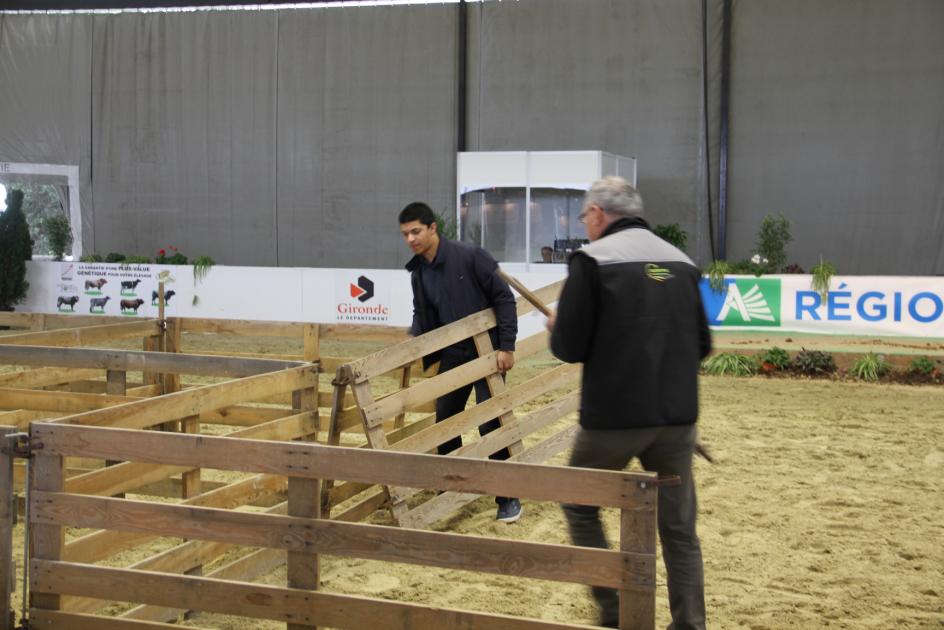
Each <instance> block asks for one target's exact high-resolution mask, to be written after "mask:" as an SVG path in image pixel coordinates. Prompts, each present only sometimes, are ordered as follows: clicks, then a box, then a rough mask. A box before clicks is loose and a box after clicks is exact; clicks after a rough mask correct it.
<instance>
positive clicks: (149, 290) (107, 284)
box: [31, 262, 179, 317]
mask: <svg viewBox="0 0 944 630" xmlns="http://www.w3.org/2000/svg"><path fill="white" fill-rule="evenodd" d="M47 265H50V266H52V267H53V269H54V270H55V271H56V272H57V276H56V277H55V282H54V289H55V290H53V291H48V290H46V291H42V298H41V299H43V300H44V301H45V300H48V301H49V307H48V308H47V309H43V310H44V312H53V313H67V314H68V313H78V314H82V315H111V316H126V317H153V316H155V315H157V312H158V287H159V283H160V282H161V281H162V280H163V281H165V293H164V301H165V313H166V314H168V315H175V314H176V305H175V299H174V298H175V295H176V291H175V290H174V288H173V283H174V274H173V273H172V272H171V271H170V270H169V269H168V268H167V266H166V265H150V264H143V265H124V264H109V263H83V262H61V263H47ZM44 266H45V265H44ZM45 271H46V272H47V273H43V274H39V275H40V278H41V280H40V282H39V284H40V285H46V286H48V284H47V283H46V282H43V280H45V279H46V278H47V277H48V275H49V274H48V272H49V271H50V270H49V269H45ZM34 275H36V274H33V273H31V277H32V276H34ZM177 301H179V300H177Z"/></svg>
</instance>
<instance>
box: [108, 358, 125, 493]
mask: <svg viewBox="0 0 944 630" xmlns="http://www.w3.org/2000/svg"><path fill="white" fill-rule="evenodd" d="M105 393H106V394H109V395H112V396H124V395H125V394H127V393H128V373H127V372H125V371H124V370H105ZM120 463H121V461H120V460H115V459H106V460H105V466H114V465H115V464H120ZM115 496H116V497H119V498H124V496H125V494H124V493H123V492H122V493H120V494H116V495H115Z"/></svg>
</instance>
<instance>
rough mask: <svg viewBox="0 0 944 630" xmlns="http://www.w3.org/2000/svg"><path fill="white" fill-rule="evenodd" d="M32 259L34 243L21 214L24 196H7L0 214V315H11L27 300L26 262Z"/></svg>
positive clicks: (17, 192)
mask: <svg viewBox="0 0 944 630" xmlns="http://www.w3.org/2000/svg"><path fill="white" fill-rule="evenodd" d="M32 258H33V239H31V238H30V232H29V225H28V224H27V223H26V215H25V214H23V192H22V191H20V190H10V192H8V193H7V209H6V212H2V213H0V311H12V310H13V306H14V305H15V304H17V303H18V302H21V301H22V300H23V298H25V297H26V291H27V290H28V289H29V283H28V282H27V281H26V261H27V260H31V259H32Z"/></svg>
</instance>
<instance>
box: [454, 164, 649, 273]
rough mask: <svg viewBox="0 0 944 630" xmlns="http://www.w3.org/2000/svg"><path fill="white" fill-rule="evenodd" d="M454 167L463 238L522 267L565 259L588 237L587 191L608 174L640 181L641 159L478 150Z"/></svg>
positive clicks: (507, 264) (459, 229) (506, 262)
mask: <svg viewBox="0 0 944 630" xmlns="http://www.w3.org/2000/svg"><path fill="white" fill-rule="evenodd" d="M456 172H457V180H458V181H457V187H456V190H457V200H456V202H457V203H456V208H457V215H456V226H457V238H458V239H459V240H462V241H467V242H471V243H476V244H478V245H481V246H482V247H483V248H485V249H486V250H488V251H489V252H490V253H491V254H492V255H493V256H494V257H495V258H496V260H498V261H499V262H501V263H503V264H502V266H503V267H506V268H508V267H512V265H514V266H517V265H518V264H520V265H521V268H520V270H521V271H529V270H536V269H532V266H533V265H546V264H554V263H564V262H565V261H566V259H567V254H568V253H569V252H571V251H573V250H574V249H577V248H579V247H580V246H581V245H583V244H584V243H586V242H587V233H586V231H585V230H584V227H583V225H582V224H581V223H580V221H579V219H578V216H579V214H580V210H581V207H582V205H583V196H584V193H585V192H586V191H587V190H588V189H589V188H590V185H591V184H592V183H593V182H594V181H595V180H597V179H599V178H601V177H604V176H606V175H619V176H621V177H624V178H626V179H627V180H629V181H630V182H631V183H632V184H633V185H634V186H635V185H636V158H628V157H623V156H619V155H613V154H611V153H606V152H604V151H475V152H465V153H459V154H458V161H457V168H456ZM525 208H527V209H528V210H527V211H525ZM512 268H513V267H512Z"/></svg>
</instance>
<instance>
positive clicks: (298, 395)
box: [285, 387, 322, 630]
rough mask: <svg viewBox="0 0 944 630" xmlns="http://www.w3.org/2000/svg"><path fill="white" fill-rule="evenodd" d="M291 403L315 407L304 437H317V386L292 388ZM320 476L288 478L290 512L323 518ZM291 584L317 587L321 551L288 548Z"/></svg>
mask: <svg viewBox="0 0 944 630" xmlns="http://www.w3.org/2000/svg"><path fill="white" fill-rule="evenodd" d="M292 406H293V407H295V408H296V409H301V410H312V411H313V413H314V414H315V427H316V429H315V433H314V434H309V435H307V436H305V437H304V438H302V439H303V440H305V441H309V442H311V441H314V440H317V438H318V431H317V426H318V424H317V417H318V416H317V414H318V389H317V388H316V387H310V388H307V389H303V390H298V391H295V392H292ZM321 495H322V493H321V480H320V479H304V478H300V477H289V478H288V515H289V516H299V517H302V518H321V500H322V496H321ZM287 563H288V564H287V573H288V587H289V588H303V589H308V590H312V591H317V590H318V582H319V578H320V572H319V566H318V564H319V562H318V554H315V553H308V552H305V551H289V552H288V554H287ZM311 627H312V626H310V625H308V624H296V623H286V624H285V628H286V630H310V628H311Z"/></svg>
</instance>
